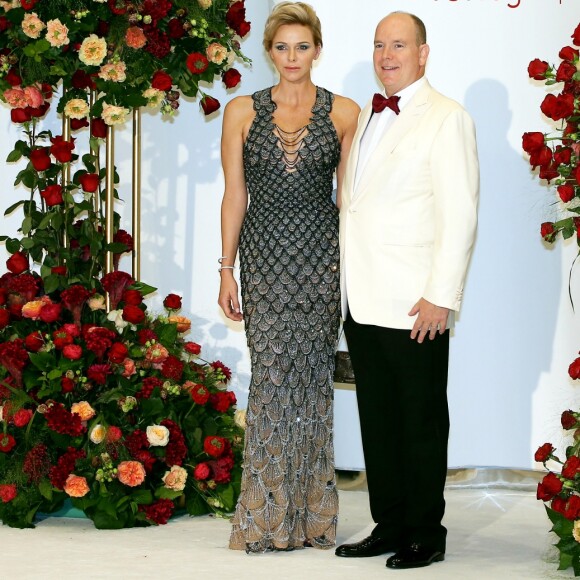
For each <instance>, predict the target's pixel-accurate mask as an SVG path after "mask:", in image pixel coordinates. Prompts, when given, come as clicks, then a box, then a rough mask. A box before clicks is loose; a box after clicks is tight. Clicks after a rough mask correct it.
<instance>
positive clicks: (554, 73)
mask: <svg viewBox="0 0 580 580" xmlns="http://www.w3.org/2000/svg"><path fill="white" fill-rule="evenodd" d="M572 42H573V44H574V45H575V46H576V47H579V46H580V24H579V25H578V26H577V28H576V30H575V31H574V33H573V34H572ZM559 56H560V59H561V63H560V64H559V66H558V67H557V68H556V67H555V66H550V65H549V64H548V63H547V62H546V61H542V60H540V59H537V58H536V59H534V60H533V61H532V62H530V64H529V67H528V73H529V76H530V78H532V79H535V80H538V81H543V82H544V84H545V85H547V86H553V85H555V84H560V83H563V87H562V90H561V92H560V93H559V94H557V95H554V94H552V93H550V94H548V95H547V96H546V97H545V98H544V100H543V102H542V104H541V107H540V108H541V110H542V113H544V115H546V117H548V118H550V119H552V120H553V121H555V122H557V123H559V124H560V127H559V129H558V130H557V132H556V134H555V135H554V136H550V135H545V134H543V133H540V132H530V133H524V135H523V137H522V146H523V149H524V151H525V152H526V153H527V154H528V155H529V160H530V165H531V166H532V168H533V169H536V168H537V167H539V177H540V179H544V180H546V182H547V184H548V185H549V184H550V183H551V182H554V184H555V186H556V192H557V195H558V198H559V200H560V201H561V202H562V204H563V206H564V209H565V211H566V212H567V215H566V216H564V217H563V218H562V219H561V220H558V221H556V222H544V223H543V224H542V225H541V236H542V238H543V239H544V240H545V241H546V242H549V243H552V242H554V241H555V240H556V237H557V236H558V234H562V236H563V237H564V238H565V239H567V238H570V237H572V236H574V235H575V236H576V240H577V242H578V245H579V246H580V57H579V49H578V48H575V47H572V46H565V47H563V48H562V49H561V50H560V53H559ZM570 214H571V215H570ZM568 374H569V375H570V377H571V378H572V379H574V380H577V379H580V358H577V359H576V360H574V361H573V362H572V363H571V364H570V367H569V369H568ZM561 423H562V428H563V429H565V430H568V431H572V432H573V443H572V445H570V446H568V447H567V448H566V451H565V454H566V459H565V460H564V461H562V460H561V459H560V458H559V457H558V456H557V455H556V454H555V448H554V447H553V445H552V444H551V443H544V444H543V445H541V446H540V447H539V448H538V450H537V451H536V453H535V455H534V458H535V460H536V461H538V462H541V463H543V464H544V467H546V463H547V462H548V461H551V460H552V461H554V462H556V463H558V464H559V465H561V470H560V472H559V473H557V472H555V471H550V470H549V472H548V474H547V475H546V476H545V477H544V478H543V479H542V481H541V482H540V483H539V484H538V491H537V498H538V499H539V500H541V501H543V502H546V511H547V513H548V517H549V518H550V520H551V521H552V523H553V527H552V531H553V532H555V533H556V535H557V536H558V537H559V541H558V543H557V544H556V547H557V548H558V550H559V555H560V565H559V569H560V570H565V569H566V568H570V567H572V568H573V570H574V575H575V576H580V412H574V411H572V410H567V411H564V412H563V413H562V417H561Z"/></svg>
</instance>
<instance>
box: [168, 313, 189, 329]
mask: <svg viewBox="0 0 580 580" xmlns="http://www.w3.org/2000/svg"><path fill="white" fill-rule="evenodd" d="M168 320H169V322H172V323H173V324H176V325H177V332H187V331H188V330H189V329H190V328H191V320H189V318H186V317H185V316H170V317H169V318H168Z"/></svg>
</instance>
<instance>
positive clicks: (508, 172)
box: [0, 0, 580, 468]
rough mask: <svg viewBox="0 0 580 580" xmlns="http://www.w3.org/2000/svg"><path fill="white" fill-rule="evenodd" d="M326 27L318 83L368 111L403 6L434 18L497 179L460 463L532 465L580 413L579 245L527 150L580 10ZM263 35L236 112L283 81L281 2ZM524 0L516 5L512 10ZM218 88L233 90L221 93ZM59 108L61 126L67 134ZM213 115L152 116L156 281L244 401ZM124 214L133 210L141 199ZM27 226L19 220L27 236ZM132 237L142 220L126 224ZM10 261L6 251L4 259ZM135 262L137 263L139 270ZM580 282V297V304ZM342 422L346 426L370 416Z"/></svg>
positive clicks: (190, 111)
mask: <svg viewBox="0 0 580 580" xmlns="http://www.w3.org/2000/svg"><path fill="white" fill-rule="evenodd" d="M310 3H311V4H312V5H313V6H314V7H315V9H316V10H317V12H318V14H319V16H320V18H321V21H322V23H323V36H324V50H323V55H322V57H321V58H320V59H319V61H318V63H317V64H316V67H315V71H314V80H315V82H316V83H317V84H320V85H322V86H325V87H326V88H328V89H330V90H333V91H335V92H337V93H340V94H343V95H346V96H349V97H351V98H353V99H354V100H356V101H357V102H359V104H361V105H362V104H364V103H365V102H366V100H367V99H368V98H370V96H371V95H372V93H373V92H375V91H376V90H377V88H378V86H377V83H376V81H375V80H374V77H373V74H372V65H371V52H372V40H373V34H374V27H375V25H376V22H377V21H378V20H379V19H380V18H381V17H382V16H384V15H386V14H387V13H389V12H391V11H393V10H405V11H411V12H415V13H416V14H417V15H419V16H420V17H421V18H422V19H423V20H424V21H425V23H426V25H427V30H428V37H429V38H428V41H429V44H430V45H431V56H430V62H429V66H428V77H429V80H430V81H431V84H432V85H433V86H434V87H435V88H437V89H439V90H441V91H442V92H444V93H446V94H448V95H449V96H451V97H453V98H455V99H457V100H458V101H460V102H461V103H463V104H464V105H465V107H466V108H467V109H468V110H469V111H470V113H471V114H472V116H473V118H474V120H475V122H476V125H477V129H478V143H479V151H480V161H481V169H482V179H481V203H480V228H479V234H478V239H477V245H476V249H475V253H474V257H473V262H472V266H471V270H470V274H469V278H468V283H467V287H466V290H465V303H464V308H463V311H462V313H461V316H460V317H459V321H458V324H457V326H456V330H455V336H454V338H453V339H452V354H451V357H452V358H451V366H450V381H449V396H450V406H451V414H452V432H451V440H450V465H451V466H462V465H478V466H504V467H524V468H526V467H530V466H532V465H533V458H532V456H533V452H534V451H535V449H536V447H537V446H538V445H539V444H541V443H544V442H545V441H548V440H551V441H553V442H554V443H559V442H560V437H561V429H560V427H559V416H560V413H561V412H562V410H564V409H566V408H569V407H572V408H577V407H578V395H577V391H576V390H575V389H574V387H573V384H572V382H571V381H570V380H569V379H568V378H567V368H568V365H569V363H570V362H571V361H572V360H573V359H574V358H575V356H576V353H577V351H578V350H579V349H580V339H579V337H580V334H579V333H578V330H579V323H578V317H577V316H574V314H573V312H572V309H571V307H570V303H569V299H568V274H569V269H570V265H571V263H572V260H573V258H574V256H575V253H576V247H574V244H562V243H560V242H559V243H558V244H557V245H556V246H554V247H553V248H551V249H546V248H545V247H544V246H543V244H542V242H541V240H540V237H539V225H540V223H541V222H542V221H546V220H548V219H551V218H552V216H553V215H554V213H555V212H556V211H557V209H558V206H557V204H555V196H554V195H553V194H552V193H551V192H550V191H549V190H548V189H547V188H546V187H544V186H541V185H540V184H539V182H538V180H537V178H535V177H533V176H532V175H531V173H530V170H529V168H528V164H527V161H526V160H525V159H524V157H523V155H522V153H521V135H522V133H523V132H525V131H535V130H538V131H547V130H549V127H548V125H547V123H546V120H545V119H544V118H543V116H542V115H541V113H540V110H539V104H540V102H541V100H542V99H543V96H544V88H543V87H541V86H540V85H539V84H538V83H534V82H532V81H530V80H529V79H528V77H527V72H526V69H527V65H528V62H529V61H530V60H532V59H533V58H536V57H539V58H541V59H543V60H548V61H550V62H553V61H555V60H557V55H558V51H559V49H560V48H561V47H562V46H564V45H565V44H567V43H568V41H569V40H570V38H569V37H570V35H571V33H572V31H573V29H574V27H575V26H576V23H577V22H578V11H577V5H576V4H577V2H575V1H574V0H522V1H521V3H519V6H518V0H365V1H364V3H363V2H359V3H353V2H346V1H344V0H311V2H310ZM246 4H247V15H248V19H249V20H251V21H252V26H253V28H252V32H251V33H250V35H249V38H248V39H247V40H246V41H244V43H243V45H242V46H243V50H244V52H245V53H246V54H247V55H248V56H249V57H250V58H252V59H253V61H254V63H253V67H252V69H251V70H250V69H244V68H241V67H240V69H241V70H242V73H243V78H242V84H241V87H239V88H238V89H236V90H233V91H228V92H227V93H229V94H226V91H225V90H223V88H222V87H221V86H216V88H215V89H213V90H211V91H210V92H211V94H212V95H213V96H215V97H217V98H218V99H220V101H222V103H225V102H226V101H227V100H228V99H229V98H230V97H233V96H235V95H237V94H247V93H251V92H253V91H255V90H257V89H259V88H262V87H265V86H268V85H269V84H272V83H273V82H275V78H274V76H273V73H272V69H271V67H270V66H269V65H268V63H267V62H266V60H265V57H264V55H263V51H262V48H261V31H262V29H263V24H264V21H265V18H266V15H267V12H268V10H269V7H270V4H271V2H269V1H268V0H252V1H248V2H247V3H246ZM510 4H511V5H512V6H518V7H516V8H510V7H509V5H510ZM218 85H221V84H220V83H218ZM53 115H54V114H53V113H51V114H50V115H49V118H48V120H47V122H46V125H45V126H46V127H48V128H50V129H52V130H53V131H54V132H56V133H58V132H59V129H58V128H59V122H58V120H57V119H56V118H55V117H54V116H53ZM214 117H215V118H213V119H211V120H207V119H204V117H203V115H202V114H201V113H200V112H198V104H197V103H189V104H185V103H183V104H182V108H181V109H180V112H179V115H178V116H177V117H176V118H175V120H174V121H172V122H164V121H162V120H161V118H160V117H158V116H157V117H153V116H150V115H145V118H144V120H143V133H144V138H143V164H144V172H143V202H142V203H143V224H142V245H143V252H142V276H141V277H142V279H143V280H144V281H146V282H148V283H150V284H152V285H155V286H157V287H158V288H159V293H158V297H157V300H156V305H157V308H158V306H159V302H160V299H162V298H163V296H164V295H165V294H166V293H168V292H177V293H179V294H181V295H183V297H184V313H185V314H190V315H191V316H192V319H193V322H194V329H193V331H192V334H191V338H192V340H197V341H198V342H200V343H201V344H202V345H203V353H202V354H205V355H206V356H207V358H208V359H210V360H212V359H215V358H219V359H221V360H222V361H223V362H224V363H225V364H227V365H229V366H230V367H232V369H233V370H234V373H235V375H234V376H235V379H234V384H235V387H236V391H237V394H238V398H239V400H240V404H241V405H242V406H244V405H245V399H246V397H247V387H248V383H249V359H248V355H247V352H246V347H245V338H244V335H243V329H242V327H241V326H240V325H235V324H233V323H226V321H225V319H224V317H223V316H222V315H221V314H220V312H219V309H218V306H217V303H216V300H217V291H218V281H219V280H218V274H217V271H216V270H217V262H216V259H217V258H218V257H219V255H220V240H219V205H220V201H221V194H222V191H223V179H222V175H221V168H220V160H219V139H220V131H221V112H220V113H216V114H214ZM0 131H1V133H0V135H1V137H0V159H5V158H6V156H7V154H8V152H9V151H10V150H11V148H12V144H13V142H14V141H15V140H16V139H17V138H18V136H19V135H18V132H17V131H16V129H15V128H14V127H12V126H11V125H10V121H9V111H8V109H7V108H6V107H1V108H0ZM129 139H130V127H128V128H127V132H126V133H120V132H119V133H118V137H117V160H118V165H119V169H120V171H121V179H122V182H123V186H122V189H121V196H122V197H123V198H124V199H126V200H128V199H129V196H130V192H129V189H128V181H129V178H130V170H129V169H128V164H129V152H128V145H127V143H128V140H129ZM20 168H21V167H20V166H19V165H18V164H17V165H14V166H7V165H5V164H0V185H1V186H2V189H1V190H0V192H1V193H0V195H1V197H0V200H1V204H0V206H1V207H2V208H5V207H8V206H9V205H10V204H11V203H12V202H13V201H16V200H17V199H19V197H20V196H22V195H24V194H25V193H26V192H25V191H24V190H22V189H20V190H17V191H16V192H14V191H13V188H12V183H13V181H14V177H15V175H16V173H17V171H18V170H19V169H20ZM124 213H125V215H127V216H129V215H130V206H129V204H127V205H126V208H125V211H124ZM19 224H20V218H17V219H14V218H13V219H4V220H3V222H2V228H1V233H14V232H15V230H16V228H17V227H18V225H19ZM126 227H127V228H128V227H129V224H128V223H126ZM5 257H6V253H5V252H3V253H1V254H0V260H1V261H2V262H3V260H4V258H5ZM126 267H127V268H129V264H128V263H127V264H126ZM579 276H580V274H579V273H578V272H574V276H573V292H574V296H575V297H576V298H577V300H576V302H577V303H578V304H580V292H578V289H579V288H580V278H579ZM350 410H351V412H352V414H351V416H350V417H346V416H343V415H341V416H340V417H337V428H349V429H350V424H347V425H345V421H346V422H347V423H350V422H353V423H355V422H356V412H355V409H354V405H351V409H350Z"/></svg>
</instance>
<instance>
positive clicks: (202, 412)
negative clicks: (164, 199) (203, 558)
mask: <svg viewBox="0 0 580 580" xmlns="http://www.w3.org/2000/svg"><path fill="white" fill-rule="evenodd" d="M249 28H250V25H249V23H248V22H246V20H245V9H244V4H243V2H242V1H237V2H233V3H230V2H229V0H213V1H212V0H198V1H183V0H182V1H175V2H168V1H167V0H160V1H153V0H143V1H135V2H125V1H122V0H109V1H108V2H105V1H100V0H72V1H68V0H67V1H66V2H65V1H64V0H50V1H49V0H22V1H21V2H20V1H18V0H14V1H11V2H5V1H1V2H0V94H2V95H3V98H4V100H5V101H6V102H7V103H8V104H9V106H10V107H11V119H12V121H13V122H15V123H18V124H20V125H21V126H22V129H23V134H24V138H23V139H22V140H19V141H17V142H16V144H15V146H14V150H13V151H12V152H11V153H10V154H9V157H8V162H12V163H15V162H19V161H23V160H25V161H26V166H25V167H24V168H23V169H22V170H21V171H20V172H19V173H18V175H17V178H16V182H15V185H16V186H18V187H24V188H25V189H27V190H28V191H27V195H26V196H25V199H22V200H21V201H18V202H17V203H16V204H14V205H13V206H11V207H10V208H8V209H7V210H6V213H7V214H8V213H11V212H13V211H15V210H16V209H21V210H22V211H23V214H24V218H23V221H22V225H21V227H20V229H19V236H18V237H8V236H0V241H1V242H4V243H5V244H6V248H7V250H8V252H9V253H10V254H11V255H10V257H9V258H8V260H7V261H6V267H7V269H8V272H7V273H5V274H4V275H2V276H0V519H1V520H2V522H4V523H5V524H7V525H9V526H14V527H33V526H34V522H35V518H36V514H37V513H38V512H44V513H52V512H55V511H57V510H59V509H60V508H61V507H62V506H63V503H64V502H65V500H70V501H71V502H72V504H73V506H75V507H77V508H78V509H81V510H83V511H84V513H85V515H86V516H87V517H89V518H91V519H92V520H93V522H94V524H95V526H96V527H98V528H122V527H131V526H135V525H149V524H164V523H166V522H167V521H168V519H169V518H170V517H171V516H172V515H173V514H175V513H180V512H183V511H184V512H187V513H189V514H191V515H197V514H203V513H207V512H215V513H217V514H225V513H229V512H231V511H232V510H233V509H234V507H235V502H236V499H237V495H238V494H239V487H240V478H241V467H240V464H241V457H242V444H243V425H244V413H243V411H236V410H235V403H236V398H235V395H234V394H233V393H232V392H231V391H228V390H227V383H228V381H229V379H230V377H231V373H230V371H229V369H228V368H227V367H226V366H225V365H224V364H223V363H221V362H220V361H214V362H209V361H205V360H203V359H202V358H200V353H201V346H200V345H199V344H197V343H195V342H193V341H188V340H186V339H185V338H184V335H185V333H187V332H188V331H189V330H190V326H191V323H190V321H189V320H188V319H187V318H186V317H184V316H180V315H178V314H177V313H178V311H179V310H180V309H181V298H180V297H179V296H177V295H175V294H170V295H168V296H167V297H166V298H165V300H164V303H163V304H164V307H165V309H166V313H165V314H163V315H159V316H154V315H152V314H150V313H149V312H148V311H147V307H146V305H145V303H144V298H145V297H146V296H147V295H148V294H150V293H151V292H153V291H154V290H155V288H153V287H151V286H148V285H147V284H145V283H143V282H141V281H138V280H134V279H133V278H132V276H131V275H129V274H128V273H126V272H122V271H120V270H119V269H118V268H119V259H120V257H121V255H122V254H123V253H126V252H131V251H132V250H133V239H132V236H131V235H130V234H129V233H127V232H126V231H124V230H123V229H121V228H120V219H119V216H118V215H117V214H114V216H113V217H114V219H113V222H114V241H113V243H109V244H107V242H106V239H105V235H104V226H105V219H104V216H103V215H102V212H101V210H100V205H101V203H102V201H103V198H104V191H103V187H102V184H103V181H104V178H105V175H106V170H105V169H104V168H102V167H101V166H100V165H101V164H100V158H99V155H100V146H101V144H102V139H103V138H104V137H105V136H106V133H107V125H115V124H118V123H121V122H122V121H124V119H125V116H126V114H127V112H128V111H129V110H130V109H131V108H134V107H140V106H145V105H147V104H152V103H153V101H155V103H157V104H160V105H161V110H162V112H164V113H170V114H171V113H172V112H174V111H175V110H176V109H177V108H178V105H179V96H180V94H184V95H187V96H195V95H197V94H198V93H201V94H202V99H201V107H202V109H203V110H204V112H205V113H206V114H209V113H211V112H212V111H215V110H216V109H217V108H219V103H218V101H217V100H216V99H213V98H212V97H210V96H208V95H205V94H204V93H203V92H202V91H201V89H200V88H199V83H200V82H201V81H206V82H211V81H213V79H214V77H215V76H216V75H220V76H221V78H222V80H223V82H224V83H225V84H226V86H228V87H233V86H235V85H237V84H238V82H239V80H240V74H239V73H238V72H237V71H236V70H235V69H233V68H230V65H231V61H232V58H233V57H235V56H239V57H241V53H240V51H239V44H238V41H237V40H236V38H237V37H241V36H244V35H245V34H247V32H248V31H249ZM59 83H62V85H63V87H64V89H65V90H64V91H63V96H62V97H61V98H60V100H59V102H58V107H57V110H58V111H59V112H61V113H64V114H66V115H67V116H68V117H69V118H70V120H71V121H70V122H71V128H72V129H73V130H79V129H82V128H83V127H89V135H90V142H91V153H90V154H85V155H82V158H80V156H79V155H78V154H77V153H76V143H75V140H76V139H75V138H69V139H65V137H64V136H63V135H56V136H55V135H53V134H52V133H51V132H49V131H40V130H39V123H40V118H41V117H43V116H44V115H45V114H46V112H47V110H48V108H49V106H50V100H51V98H52V94H53V90H54V89H55V88H56V87H57V85H58V84H59ZM89 93H93V95H94V96H95V98H94V101H90V99H89ZM79 160H81V161H82V163H83V166H82V167H81V168H80V169H77V170H76V172H74V174H72V179H70V180H69V179H65V177H64V176H65V174H66V173H67V171H68V170H69V169H72V168H73V167H74V166H75V164H76V163H78V162H79ZM114 181H115V183H117V181H118V177H117V175H116V172H115V180H114ZM114 193H115V195H116V191H115V192H114ZM106 252H111V253H113V255H114V260H113V262H114V271H112V272H110V273H107V274H105V271H106V270H105V268H104V264H105V256H106ZM107 305H108V308H107Z"/></svg>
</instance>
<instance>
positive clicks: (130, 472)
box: [117, 461, 145, 487]
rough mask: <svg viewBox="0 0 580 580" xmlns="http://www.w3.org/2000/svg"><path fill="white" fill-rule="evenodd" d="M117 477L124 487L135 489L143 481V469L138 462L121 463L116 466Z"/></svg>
mask: <svg viewBox="0 0 580 580" xmlns="http://www.w3.org/2000/svg"><path fill="white" fill-rule="evenodd" d="M117 477H118V479H119V481H120V482H121V483H123V484H124V485H128V486H129V487H136V486H138V485H141V484H142V483H143V481H145V467H143V464H142V463H140V462H139V461H121V463H119V465H118V466H117Z"/></svg>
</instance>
